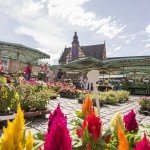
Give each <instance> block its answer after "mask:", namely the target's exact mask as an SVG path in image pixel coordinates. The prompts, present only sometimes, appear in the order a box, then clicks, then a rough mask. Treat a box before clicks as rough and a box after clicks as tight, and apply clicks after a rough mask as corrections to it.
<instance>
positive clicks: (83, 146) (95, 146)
mask: <svg viewBox="0 0 150 150" xmlns="http://www.w3.org/2000/svg"><path fill="white" fill-rule="evenodd" d="M76 114H77V118H74V119H73V120H72V125H73V127H74V128H73V130H72V131H71V132H69V130H68V128H67V117H66V116H65V115H64V114H63V112H62V111H61V108H60V104H58V106H57V108H56V109H55V110H54V112H52V113H50V116H49V120H48V129H47V132H46V133H42V132H40V133H37V134H36V135H34V136H33V135H32V134H31V132H30V130H29V132H28V135H27V137H26V134H24V133H25V130H26V128H25V120H24V113H23V111H22V110H21V107H20V105H18V110H17V114H16V118H15V119H14V120H13V122H9V121H8V127H7V129H6V128H4V129H3V132H4V134H3V136H1V137H0V149H1V150H7V149H12V150H13V147H15V148H16V149H27V150H32V149H41V150H56V149H57V150H100V149H101V150H106V149H108V150H113V149H119V150H129V149H134V150H149V149H150V141H149V138H150V126H141V127H140V126H139V125H138V123H137V121H136V114H135V113H134V111H133V110H131V111H130V112H129V113H127V114H126V115H124V117H123V118H122V115H121V113H120V112H117V113H116V114H115V115H114V116H113V118H112V119H111V122H110V128H109V129H108V130H104V129H103V128H102V125H103V123H102V120H101V117H100V116H97V115H96V114H97V113H96V112H95V110H94V109H93V104H92V100H91V98H90V97H89V96H88V97H87V98H86V99H85V101H84V102H83V105H82V111H77V112H76ZM8 135H9V136H8ZM18 135H19V136H18ZM12 141H13V142H12ZM8 143H9V144H8Z"/></svg>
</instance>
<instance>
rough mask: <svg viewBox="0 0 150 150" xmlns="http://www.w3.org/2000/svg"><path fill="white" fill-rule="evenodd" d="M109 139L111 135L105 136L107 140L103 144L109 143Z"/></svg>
mask: <svg viewBox="0 0 150 150" xmlns="http://www.w3.org/2000/svg"><path fill="white" fill-rule="evenodd" d="M110 139H111V134H109V135H108V136H107V138H106V139H105V142H106V143H109V142H110Z"/></svg>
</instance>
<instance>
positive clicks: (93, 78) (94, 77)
mask: <svg viewBox="0 0 150 150" xmlns="http://www.w3.org/2000/svg"><path fill="white" fill-rule="evenodd" d="M87 78H88V81H89V82H90V83H93V88H94V93H95V96H96V106H97V111H98V115H99V117H100V105H99V99H98V90H97V87H96V82H97V81H99V71H98V70H92V71H90V72H88V73H87Z"/></svg>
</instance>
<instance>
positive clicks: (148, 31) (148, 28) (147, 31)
mask: <svg viewBox="0 0 150 150" xmlns="http://www.w3.org/2000/svg"><path fill="white" fill-rule="evenodd" d="M145 32H146V33H150V24H149V25H148V26H147V27H146V30H145Z"/></svg>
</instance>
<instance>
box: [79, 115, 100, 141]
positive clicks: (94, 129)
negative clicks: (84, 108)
mask: <svg viewBox="0 0 150 150" xmlns="http://www.w3.org/2000/svg"><path fill="white" fill-rule="evenodd" d="M86 127H87V129H88V132H89V133H90V135H91V138H92V140H93V141H97V140H98V138H99V137H100V136H101V127H102V122H101V120H100V118H99V117H98V116H96V115H95V113H94V112H93V113H92V114H91V115H89V116H88V117H87V118H86V119H85V120H84V123H83V126H82V129H77V135H78V136H79V137H80V138H82V139H83V140H84V130H85V128H86Z"/></svg>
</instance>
